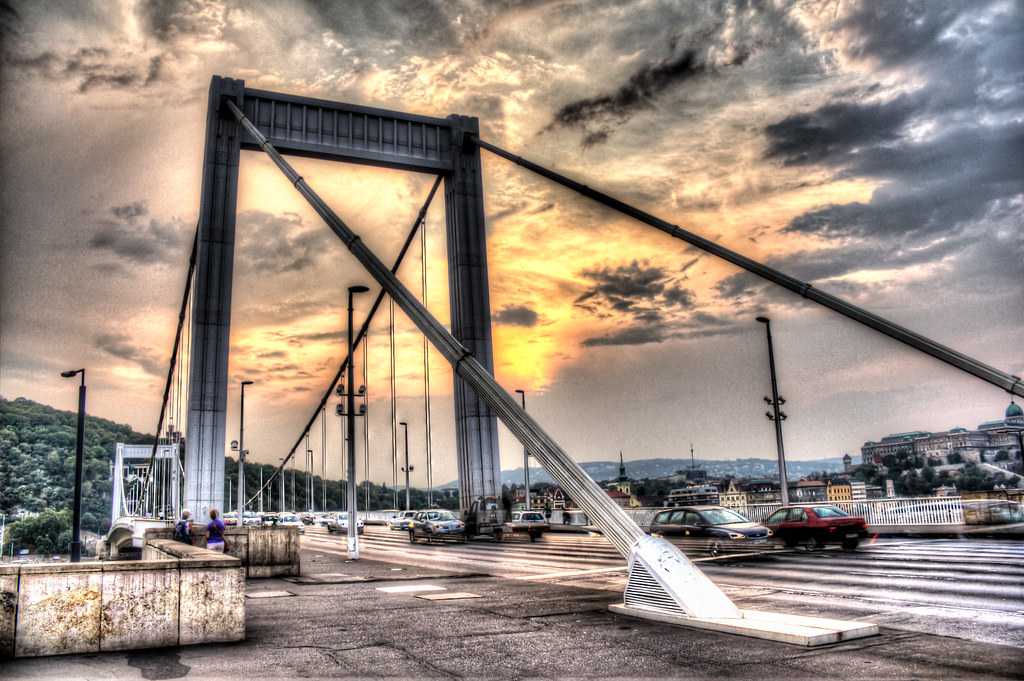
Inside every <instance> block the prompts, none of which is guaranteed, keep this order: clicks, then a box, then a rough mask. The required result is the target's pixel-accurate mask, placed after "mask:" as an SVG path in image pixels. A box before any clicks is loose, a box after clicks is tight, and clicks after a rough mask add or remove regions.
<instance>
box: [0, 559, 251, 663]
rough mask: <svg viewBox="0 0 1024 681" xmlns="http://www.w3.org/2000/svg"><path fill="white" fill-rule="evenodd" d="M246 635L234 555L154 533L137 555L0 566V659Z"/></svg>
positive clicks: (241, 584) (239, 572)
mask: <svg viewBox="0 0 1024 681" xmlns="http://www.w3.org/2000/svg"><path fill="white" fill-rule="evenodd" d="M244 638H245V578H244V573H243V571H242V569H241V563H240V561H239V560H238V559H236V558H232V557H230V556H224V555H222V554H220V553H217V552H216V551H208V550H206V549H204V548H200V547H193V546H188V545H186V544H181V543H178V542H174V541H169V540H161V539H154V540H150V541H147V542H146V545H145V546H144V547H143V559H142V560H138V561H105V562H86V563H38V564H25V565H3V566H0V657H37V656H43V655H65V654H70V653H97V652H103V651H112V650H129V649H138V648H156V647H165V646H177V645H189V644H193V643H206V642H211V641H239V640H242V639H244Z"/></svg>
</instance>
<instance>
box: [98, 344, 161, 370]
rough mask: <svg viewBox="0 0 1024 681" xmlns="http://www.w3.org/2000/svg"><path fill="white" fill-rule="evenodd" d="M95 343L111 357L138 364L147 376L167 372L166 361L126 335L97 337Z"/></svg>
mask: <svg viewBox="0 0 1024 681" xmlns="http://www.w3.org/2000/svg"><path fill="white" fill-rule="evenodd" d="M95 343H96V347H97V348H99V349H100V350H102V351H103V352H105V353H107V354H109V355H112V356H114V357H118V358H120V359H124V360H127V361H129V362H133V363H134V364H138V365H139V366H140V367H142V369H143V370H144V371H145V372H146V373H147V374H151V375H153V376H162V375H164V374H166V372H167V365H166V359H165V360H161V359H160V358H158V357H157V356H156V355H155V354H154V353H153V352H152V351H150V350H148V349H145V348H141V347H139V346H138V345H136V344H135V343H134V342H133V341H132V339H131V338H130V337H129V336H127V335H125V334H122V333H105V334H100V335H99V336H96V338H95Z"/></svg>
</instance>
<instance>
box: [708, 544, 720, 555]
mask: <svg viewBox="0 0 1024 681" xmlns="http://www.w3.org/2000/svg"><path fill="white" fill-rule="evenodd" d="M708 553H710V554H711V555H712V556H720V555H722V545H721V544H719V543H718V542H711V546H709V547H708Z"/></svg>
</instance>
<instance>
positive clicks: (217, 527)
mask: <svg viewBox="0 0 1024 681" xmlns="http://www.w3.org/2000/svg"><path fill="white" fill-rule="evenodd" d="M219 515H220V512H219V511H217V509H215V508H211V509H210V522H209V523H207V525H206V548H208V549H210V550H211V551H220V552H221V553H224V521H223V520H221V519H220V518H219V517H218V516H219Z"/></svg>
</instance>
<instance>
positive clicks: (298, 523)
mask: <svg viewBox="0 0 1024 681" xmlns="http://www.w3.org/2000/svg"><path fill="white" fill-rule="evenodd" d="M277 526H278V527H297V528H299V534H304V533H305V531H306V528H305V526H304V525H303V524H302V520H300V519H299V516H297V515H295V514H294V513H280V514H278V516H277Z"/></svg>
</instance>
